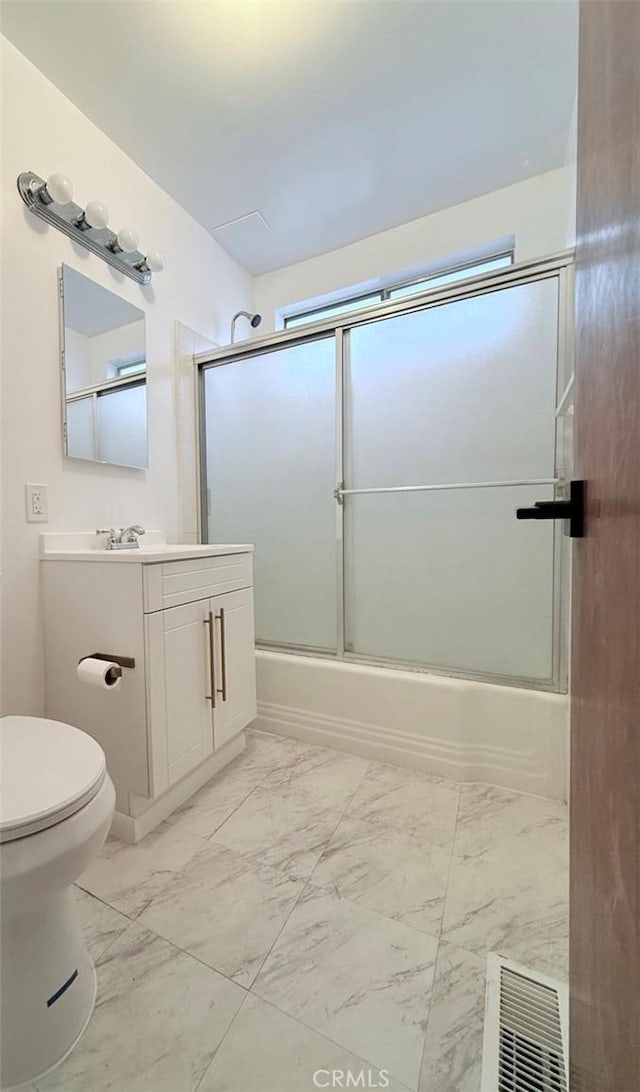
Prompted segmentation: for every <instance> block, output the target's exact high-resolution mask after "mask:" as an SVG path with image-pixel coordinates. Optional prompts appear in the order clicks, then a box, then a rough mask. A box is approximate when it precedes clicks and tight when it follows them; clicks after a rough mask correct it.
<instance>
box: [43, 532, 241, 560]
mask: <svg viewBox="0 0 640 1092" xmlns="http://www.w3.org/2000/svg"><path fill="white" fill-rule="evenodd" d="M252 551H253V546H251V545H248V544H246V543H245V544H238V543H229V544H227V543H225V544H220V545H219V544H217V543H201V544H198V545H191V544H189V545H186V544H182V543H170V542H165V541H164V535H163V533H162V532H161V531H148V532H147V533H146V534H145V535H144V537H141V538H140V546H139V547H138V548H137V549H135V548H134V549H127V550H107V549H106V548H105V546H104V536H100V535H96V534H95V532H89V531H77V532H62V533H60V532H48V533H47V534H43V535H40V557H41V558H42V560H44V561H113V562H116V563H117V564H120V565H122V564H127V563H128V564H134V565H144V564H147V565H151V564H153V563H158V562H161V561H180V560H187V559H188V558H196V557H220V556H223V555H224V554H246V553H248V552H252Z"/></svg>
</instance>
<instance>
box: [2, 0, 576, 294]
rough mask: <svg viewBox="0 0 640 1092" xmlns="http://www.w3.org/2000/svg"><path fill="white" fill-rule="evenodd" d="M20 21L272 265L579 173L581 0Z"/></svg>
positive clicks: (263, 3) (245, 251)
mask: <svg viewBox="0 0 640 1092" xmlns="http://www.w3.org/2000/svg"><path fill="white" fill-rule="evenodd" d="M2 24H3V25H2V30H3V33H4V34H5V35H6V36H7V37H8V38H9V39H11V41H13V42H14V44H15V45H16V46H17V48H18V49H19V50H21V51H22V52H23V53H24V54H25V55H26V56H27V57H29V58H30V60H32V61H33V62H34V63H35V64H36V65H37V67H38V68H40V69H41V70H42V72H44V73H45V75H46V76H48V77H49V78H50V79H51V80H52V81H53V83H55V84H56V85H57V86H58V87H59V88H60V89H61V90H62V91H63V92H64V94H65V95H67V97H68V98H70V99H71V100H72V101H73V102H74V103H76V105H77V106H78V107H79V108H80V109H81V110H82V111H83V112H84V113H85V114H87V115H88V116H89V117H90V118H91V119H92V120H93V121H94V122H95V123H96V124H97V125H98V126H99V127H100V128H101V129H103V130H104V132H105V133H107V134H108V136H110V137H111V139H112V140H114V141H115V142H116V143H117V144H118V145H120V147H121V148H123V149H124V150H125V151H126V152H127V153H128V154H129V155H130V156H131V158H132V159H134V160H135V161H136V163H138V164H139V165H140V166H141V167H142V168H143V169H144V170H145V171H146V172H147V173H148V174H149V175H150V176H151V177H152V178H154V179H155V180H156V182H158V183H159V184H160V185H161V186H162V187H163V188H164V189H165V190H167V192H168V193H170V194H171V195H172V196H173V197H174V198H175V199H176V200H177V201H178V202H179V203H180V204H181V205H182V206H183V207H184V208H185V209H187V210H188V211H189V212H190V213H191V214H192V215H193V216H194V217H195V219H196V220H198V221H199V222H200V223H201V224H202V225H203V226H204V227H205V228H206V229H207V230H208V231H209V232H210V233H211V234H212V235H213V236H214V238H216V239H217V240H218V241H219V242H220V243H221V244H222V246H224V247H225V248H226V249H227V250H228V251H229V253H231V254H232V255H233V256H234V257H235V258H237V259H238V261H240V262H241V264H242V265H244V266H245V268H247V269H248V270H249V271H250V272H252V273H256V274H257V273H264V272H267V271H269V270H273V269H277V268H279V267H281V266H284V265H289V264H290V263H292V262H297V261H300V260H302V259H304V258H309V257H312V256H314V255H317V254H320V253H322V252H324V251H327V250H332V249H334V248H335V247H340V246H344V245H346V244H348V243H351V242H355V241H356V240H358V239H361V238H364V237H365V236H367V235H372V234H374V233H376V232H379V231H383V230H385V229H387V228H390V227H394V226H396V225H397V224H400V223H405V222H406V221H409V220H413V219H415V218H416V217H419V216H423V215H426V214H427V213H430V212H435V211H437V210H438V209H442V208H445V207H447V206H449V205H455V204H458V203H459V202H461V201H466V200H468V199H470V198H472V197H476V196H478V195H479V194H482V193H487V192H489V191H490V190H493V189H496V188H498V187H501V186H507V185H510V184H511V183H514V182H518V181H520V180H522V179H524V178H528V177H531V176H533V175H536V174H540V173H541V172H543V171H547V170H551V169H552V168H554V167H558V166H561V165H562V164H563V163H564V162H565V156H566V150H567V141H568V138H569V134H570V128H571V118H572V111H573V107H574V100H575V91H576V68H577V3H576V2H575V0H162V2H158V0H91V2H86V0H85V2H84V3H80V2H78V0H54V2H51V0H44V2H43V0H30V2H24V0H17V2H16V0H5V2H4V3H3V4H2ZM55 166H56V167H57V169H64V165H63V164H62V165H58V164H56V165H55ZM42 170H45V171H47V170H48V168H47V165H46V164H45V165H43V166H42ZM108 196H109V195H108V194H105V195H104V199H105V200H107V201H108Z"/></svg>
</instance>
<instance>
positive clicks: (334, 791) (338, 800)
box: [268, 740, 369, 807]
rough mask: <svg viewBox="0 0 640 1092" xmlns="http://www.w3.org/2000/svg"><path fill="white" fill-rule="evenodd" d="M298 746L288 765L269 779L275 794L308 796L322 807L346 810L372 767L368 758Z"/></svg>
mask: <svg viewBox="0 0 640 1092" xmlns="http://www.w3.org/2000/svg"><path fill="white" fill-rule="evenodd" d="M292 742H295V750H294V751H293V753H292V754H291V755H290V759H289V762H288V763H287V764H286V765H282V766H281V767H280V768H279V769H277V770H274V771H272V772H271V773H270V774H269V776H268V787H269V789H271V791H272V792H275V793H280V794H285V793H288V792H289V791H292V792H295V793H307V794H309V795H310V796H311V798H312V799H313V800H314V801H315V802H317V803H319V804H323V805H326V806H327V807H332V806H334V805H341V806H344V805H345V804H346V803H347V802H348V800H349V798H350V797H351V796H352V795H353V793H354V791H355V790H356V789H357V787H358V785H359V784H360V782H361V781H362V778H363V777H364V774H365V772H366V770H367V768H368V766H369V762H368V760H367V759H365V758H356V757H354V756H353V755H346V754H343V753H342V751H330V750H327V748H326V747H315V746H313V745H312V744H310V743H303V742H301V741H299V740H296V741H292Z"/></svg>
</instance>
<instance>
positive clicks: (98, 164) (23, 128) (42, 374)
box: [0, 39, 251, 713]
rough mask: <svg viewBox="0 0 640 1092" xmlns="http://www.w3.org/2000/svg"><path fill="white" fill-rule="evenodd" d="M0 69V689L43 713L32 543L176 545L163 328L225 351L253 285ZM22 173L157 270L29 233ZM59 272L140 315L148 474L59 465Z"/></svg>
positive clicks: (26, 78)
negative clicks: (150, 532)
mask: <svg viewBox="0 0 640 1092" xmlns="http://www.w3.org/2000/svg"><path fill="white" fill-rule="evenodd" d="M0 45H1V50H2V54H1V61H2V85H3V87H2V91H3V95H2V112H3V118H2V121H3V135H2V206H3V208H2V213H3V248H2V262H3V269H2V272H3V277H2V282H3V283H2V310H3V330H2V370H3V392H2V409H3V420H2V425H3V428H2V433H3V435H2V442H3V470H4V480H3V498H2V499H3V505H2V507H3V526H4V543H3V562H4V572H3V577H4V579H3V585H4V603H3V626H4V641H3V662H2V668H3V677H4V709H3V711H4V712H5V713H10V712H22V713H40V712H42V710H43V697H44V677H43V655H42V651H43V650H42V616H41V601H40V590H39V569H38V546H39V541H38V535H39V533H40V531H42V530H65V529H70V530H73V529H78V530H81V529H91V528H94V527H98V526H101V527H102V526H110V525H112V524H125V523H132V522H141V523H142V524H144V525H145V526H147V527H150V528H164V529H166V531H167V533H168V535H169V537H172V536H177V531H178V502H179V497H178V479H177V459H176V440H175V437H176V421H175V376H174V371H173V369H174V363H173V349H172V340H173V336H172V335H173V326H174V322H175V320H176V319H178V320H180V321H181V322H183V323H185V324H186V325H188V326H189V327H191V328H192V329H193V330H197V331H199V332H200V333H202V334H203V335H204V336H206V337H208V338H211V339H212V340H214V341H218V342H225V341H227V340H228V330H229V323H230V320H231V316H232V314H233V313H234V311H236V310H238V308H246V307H248V306H249V305H250V299H251V289H250V286H251V278H250V277H249V275H248V274H247V273H246V272H245V271H244V270H243V269H241V267H240V266H238V265H237V263H235V262H234V261H233V260H232V259H231V258H230V257H229V256H228V255H227V254H226V253H225V251H223V250H222V249H221V248H220V247H219V246H218V245H217V244H216V243H215V242H214V241H213V240H212V239H211V238H210V236H209V235H208V234H207V232H206V231H205V230H204V229H203V228H201V227H200V226H199V225H198V224H197V223H196V222H195V221H194V220H193V219H192V218H191V217H190V216H189V215H188V214H187V213H186V212H185V211H184V210H183V209H182V208H180V206H178V205H177V204H176V202H175V201H173V199H172V198H170V197H169V196H168V195H167V194H166V193H165V192H164V191H163V190H161V189H160V188H159V187H158V186H157V185H156V184H155V183H154V182H153V181H152V180H151V179H150V178H149V177H148V176H147V175H146V174H144V173H143V171H141V170H140V169H139V167H137V166H136V164H135V163H133V161H132V160H131V159H129V158H128V157H127V156H126V155H125V154H124V153H123V152H122V151H121V150H120V149H119V148H118V147H116V145H115V144H113V143H112V142H111V141H110V140H109V139H108V138H107V137H106V136H105V135H104V133H102V132H101V131H100V130H99V129H97V128H96V126H95V125H93V123H92V122H90V121H89V120H88V118H86V117H85V116H84V114H82V113H81V112H80V111H79V110H78V109H77V108H76V107H75V106H74V105H73V104H72V103H71V102H69V101H68V100H67V99H66V98H65V97H64V96H63V95H62V94H61V92H60V91H58V90H57V89H56V88H55V87H54V86H53V84H51V83H50V82H49V81H48V80H46V79H45V77H44V76H43V75H42V74H41V73H40V72H39V71H38V70H37V69H36V68H35V67H34V66H33V65H31V64H30V63H29V62H28V61H27V60H26V59H25V58H24V57H23V56H22V55H21V54H20V53H18V51H17V50H16V49H15V48H14V47H13V46H12V45H11V44H10V43H8V42H6V41H5V40H3V39H0ZM23 170H34V171H37V172H38V173H39V174H42V175H44V176H46V175H47V174H49V173H50V172H52V171H54V170H59V171H62V172H64V173H65V174H68V175H69V176H70V178H71V179H72V180H73V183H74V185H75V189H76V195H77V198H78V200H79V202H80V203H86V201H88V200H90V199H91V198H100V199H102V200H104V201H105V203H106V204H107V205H108V207H109V209H110V212H111V222H112V224H114V225H115V226H119V225H121V224H130V225H131V226H132V227H134V228H135V229H136V230H137V231H138V232H139V234H140V239H141V240H142V244H143V246H146V247H149V248H151V247H155V248H158V249H160V250H162V251H163V252H164V254H165V256H166V269H165V270H164V272H162V273H161V274H158V275H157V276H155V277H154V278H153V282H152V284H151V285H149V286H146V287H141V286H139V285H137V284H135V283H134V282H133V281H131V280H129V279H128V278H126V277H123V276H121V275H120V274H118V273H117V271H115V270H112V269H111V268H110V267H109V266H107V265H106V263H104V262H103V261H101V260H100V259H99V258H98V257H96V256H94V255H92V254H90V253H89V252H88V251H85V250H84V249H83V248H81V247H78V246H76V245H75V244H74V243H72V242H71V240H69V239H67V238H66V236H64V235H62V234H61V233H60V232H58V231H56V230H55V229H54V228H52V227H49V226H47V225H45V224H43V223H41V222H40V221H38V220H36V219H35V217H33V216H32V215H31V214H30V213H29V212H28V211H27V209H26V208H25V206H23V204H22V202H21V201H20V199H19V197H18V194H17V191H16V177H17V175H18V174H19V173H20V171H23ZM62 262H66V263H68V264H69V265H70V266H73V268H74V269H77V270H79V271H80V272H82V273H84V274H86V275H87V276H89V277H92V278H93V279H94V280H95V281H97V282H98V283H99V284H101V285H103V286H104V287H105V288H108V289H110V290H111V291H115V292H118V293H119V294H120V295H121V296H123V297H125V298H126V299H128V300H129V301H130V302H131V303H133V304H135V305H136V306H138V307H141V308H142V309H143V310H144V311H145V313H146V319H147V359H148V367H149V448H150V467H149V470H148V471H146V472H145V471H136V470H126V469H121V468H115V467H103V466H94V465H91V464H89V463H87V464H85V463H82V462H77V461H74V460H68V459H64V458H63V455H62V440H61V430H60V421H61V413H60V379H59V364H58V301H57V279H56V272H57V269H58V267H59V266H60V264H61V263H62ZM25 482H39V483H46V484H47V485H48V487H49V524H48V525H43V524H37V523H34V524H27V523H26V521H25V504H24V484H25Z"/></svg>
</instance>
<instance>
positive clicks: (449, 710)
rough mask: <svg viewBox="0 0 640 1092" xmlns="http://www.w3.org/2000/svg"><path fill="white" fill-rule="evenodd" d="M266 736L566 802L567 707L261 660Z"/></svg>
mask: <svg viewBox="0 0 640 1092" xmlns="http://www.w3.org/2000/svg"><path fill="white" fill-rule="evenodd" d="M256 657H257V675H258V720H257V726H258V727H260V728H262V729H264V730H266V731H272V732H276V733H280V734H282V735H286V736H292V737H295V738H297V739H301V740H306V741H307V742H309V743H316V744H320V745H322V746H325V747H334V748H337V749H339V750H341V751H347V752H350V753H351V754H357V755H361V756H362V757H364V758H370V759H376V760H378V761H379V762H390V763H397V764H399V765H402V766H408V767H410V768H411V769H413V770H423V771H425V772H427V773H431V774H436V775H438V776H441V777H447V778H450V779H451V780H453V781H460V782H477V781H479V782H484V783H487V784H491V785H499V786H501V787H502V788H505V789H514V790H516V791H517V792H525V793H533V794H535V795H538V796H546V797H549V798H551V799H555V800H566V799H567V788H568V784H567V779H568V743H569V701H568V698H567V696H566V695H564V694H549V693H544V692H542V691H537V690H525V689H520V688H517V687H510V686H496V685H493V684H490V683H482V682H473V681H470V680H467V679H456V678H452V677H450V676H446V675H435V674H428V673H426V672H420V671H399V670H393V669H389V668H378V667H373V666H365V665H363V664H351V663H336V662H335V661H331V660H325V659H321V658H320V657H311V656H297V655H289V654H286V653H280V652H268V651H263V650H259V651H258V652H257V653H256Z"/></svg>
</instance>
